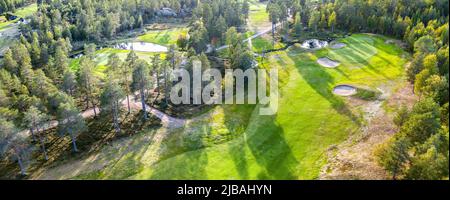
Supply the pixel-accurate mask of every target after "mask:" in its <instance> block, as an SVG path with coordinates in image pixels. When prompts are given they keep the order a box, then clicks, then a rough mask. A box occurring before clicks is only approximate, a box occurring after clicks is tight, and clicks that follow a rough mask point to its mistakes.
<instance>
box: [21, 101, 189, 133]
mask: <svg viewBox="0 0 450 200" xmlns="http://www.w3.org/2000/svg"><path fill="white" fill-rule="evenodd" d="M121 103H122V106H123V107H124V108H127V107H128V104H127V99H126V98H125V99H124V100H122V101H121ZM130 107H131V108H132V109H134V110H142V104H141V102H140V101H137V100H133V98H131V95H130ZM145 107H146V109H147V112H148V113H150V114H153V115H155V116H156V117H157V118H159V119H160V120H161V123H162V125H163V126H165V127H167V128H180V127H183V126H184V125H185V124H186V120H185V119H178V118H174V117H171V116H169V115H167V114H166V113H163V112H161V111H159V110H157V109H156V108H153V107H151V106H149V105H147V104H146V105H145ZM95 112H97V114H99V113H100V109H99V108H98V107H95ZM95 112H94V108H90V109H88V110H86V111H84V112H82V113H81V116H83V118H85V119H88V118H92V117H94V116H95ZM58 124H59V122H58V121H56V120H52V121H50V122H49V123H47V124H45V125H44V126H43V130H44V131H45V130H49V129H52V128H55V127H57V126H58ZM19 134H22V135H27V136H29V135H31V132H30V130H23V131H20V132H19Z"/></svg>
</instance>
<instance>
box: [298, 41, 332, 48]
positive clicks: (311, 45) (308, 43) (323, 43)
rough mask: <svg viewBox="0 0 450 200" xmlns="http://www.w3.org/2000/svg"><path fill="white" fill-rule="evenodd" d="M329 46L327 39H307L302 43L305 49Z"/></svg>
mask: <svg viewBox="0 0 450 200" xmlns="http://www.w3.org/2000/svg"><path fill="white" fill-rule="evenodd" d="M326 46H328V42H327V41H321V40H317V39H311V40H306V41H304V42H303V43H302V45H301V47H302V48H304V49H313V50H316V49H321V48H324V47H326Z"/></svg>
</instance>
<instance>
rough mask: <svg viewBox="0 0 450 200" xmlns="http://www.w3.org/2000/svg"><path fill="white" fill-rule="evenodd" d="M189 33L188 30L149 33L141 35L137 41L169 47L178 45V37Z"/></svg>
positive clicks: (173, 29) (177, 29) (178, 29)
mask: <svg viewBox="0 0 450 200" xmlns="http://www.w3.org/2000/svg"><path fill="white" fill-rule="evenodd" d="M187 32H188V29H187V28H170V29H167V30H155V31H149V32H147V33H145V34H144V35H141V36H139V37H138V38H137V40H139V41H142V42H149V43H155V44H159V45H165V46H169V45H172V44H176V42H177V39H178V36H180V35H181V34H186V33H187Z"/></svg>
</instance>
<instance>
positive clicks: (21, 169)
mask: <svg viewBox="0 0 450 200" xmlns="http://www.w3.org/2000/svg"><path fill="white" fill-rule="evenodd" d="M17 162H18V163H19V167H20V174H21V175H23V176H25V175H27V172H26V171H25V166H24V165H23V162H22V158H21V157H20V156H19V155H18V156H17Z"/></svg>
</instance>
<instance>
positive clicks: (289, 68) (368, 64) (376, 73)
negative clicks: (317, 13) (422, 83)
mask: <svg viewBox="0 0 450 200" xmlns="http://www.w3.org/2000/svg"><path fill="white" fill-rule="evenodd" d="M350 41H353V42H350ZM342 42H348V44H347V47H345V48H344V49H339V50H332V49H328V48H327V49H324V50H321V51H317V52H305V51H303V50H297V49H295V48H293V49H291V50H286V51H283V52H277V53H272V54H271V55H270V56H269V59H268V60H267V61H266V63H264V64H262V65H261V66H262V67H264V68H278V69H279V80H280V87H281V88H280V99H279V102H278V105H279V109H278V113H277V114H276V115H275V116H261V115H259V114H258V111H259V109H258V108H259V106H257V107H256V108H255V109H253V108H242V107H240V108H239V107H236V108H234V109H228V111H226V110H227V109H223V108H222V109H220V107H219V108H218V109H219V111H218V113H217V115H212V116H211V117H209V118H208V119H207V120H203V121H199V122H198V123H194V124H189V125H188V126H186V127H185V128H184V129H180V130H177V131H175V132H172V133H171V134H168V135H169V136H167V137H168V138H166V139H165V140H163V141H162V142H161V143H157V144H150V145H149V144H148V142H147V144H145V142H142V143H144V144H141V145H135V146H128V147H125V146H120V148H133V149H135V150H134V151H133V153H132V155H128V154H121V155H124V156H119V154H117V153H114V152H112V151H110V150H109V149H108V150H105V152H106V153H105V154H110V157H108V156H105V159H112V160H115V161H114V162H117V163H118V164H115V165H112V166H108V167H107V168H105V169H102V170H98V171H91V172H89V171H86V172H85V173H86V174H85V175H80V176H78V178H83V177H86V178H88V179H92V178H94V179H95V178H101V179H115V178H131V179H315V178H317V177H318V175H319V172H320V170H321V168H322V167H323V165H324V164H325V163H326V162H327V160H326V153H327V149H328V148H329V147H330V146H332V145H335V144H339V143H341V142H343V141H345V140H346V139H347V138H348V136H349V135H351V134H354V133H356V132H358V130H359V128H360V127H361V126H362V125H363V124H364V121H363V117H362V113H360V111H359V110H357V109H352V108H351V106H349V105H348V104H347V103H346V101H345V98H343V97H338V96H335V95H333V94H332V89H333V87H334V86H336V85H338V84H344V83H345V84H353V85H358V86H364V87H366V88H368V89H371V90H372V89H373V90H374V88H376V87H378V86H379V85H381V84H385V83H387V82H389V81H392V80H399V79H401V78H402V77H403V66H404V64H405V62H406V59H404V58H403V57H404V52H403V51H402V50H401V49H399V48H398V47H395V46H393V45H386V44H385V43H384V39H383V38H382V37H376V36H369V35H365V34H357V35H353V36H351V37H349V38H346V39H343V40H342ZM346 48H348V49H346ZM351 49H353V50H351ZM358 50H360V51H362V52H359V51H358ZM339 52H346V53H349V54H348V55H341V54H340V53H339ZM323 56H330V57H333V56H335V57H333V59H336V60H338V61H340V62H342V65H341V66H339V67H338V68H336V69H328V68H323V67H321V66H320V65H318V64H317V63H316V61H317V59H318V58H319V57H323ZM362 56H365V59H362V58H361V57H362ZM406 58H407V57H406ZM344 59H348V60H344ZM355 64H357V65H360V66H361V67H358V68H356V67H353V65H355ZM252 111H253V112H252ZM250 113H251V114H250ZM245 119H248V120H245ZM244 127H246V128H244ZM236 133H237V134H236ZM153 134H154V132H148V133H147V132H144V133H143V134H142V135H140V136H136V137H133V138H132V139H130V140H131V141H136V138H141V140H143V139H142V138H145V137H150V136H151V135H153ZM196 134H199V135H200V137H198V135H197V136H195V135H196ZM230 134H234V136H233V137H231V138H235V139H232V140H228V139H224V140H220V139H217V138H220V137H216V136H217V135H218V136H221V137H227V135H230ZM141 140H139V141H141ZM108 148H109V147H108ZM125 171H126V172H127V173H125ZM128 172H129V173H128ZM116 174H118V175H120V176H116Z"/></svg>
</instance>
